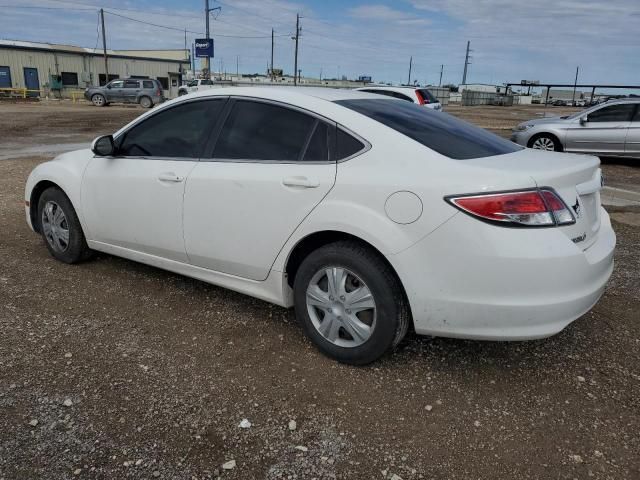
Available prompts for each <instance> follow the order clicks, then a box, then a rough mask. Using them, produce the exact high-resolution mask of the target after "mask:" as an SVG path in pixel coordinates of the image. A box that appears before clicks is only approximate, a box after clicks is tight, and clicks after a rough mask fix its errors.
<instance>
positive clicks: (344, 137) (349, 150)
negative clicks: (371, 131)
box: [336, 100, 390, 161]
mask: <svg viewBox="0 0 640 480" xmlns="http://www.w3.org/2000/svg"><path fill="white" fill-rule="evenodd" d="M385 101H386V100H385ZM386 102H387V103H390V102H388V101H386ZM364 147H365V145H364V143H362V142H361V141H360V140H358V139H357V138H355V137H354V136H352V135H349V134H348V133H347V132H345V131H344V130H341V129H338V132H337V134H336V160H338V161H339V160H344V159H345V158H348V157H350V156H352V155H355V154H356V153H358V152H359V151H360V150H362V149H363V148H364Z"/></svg>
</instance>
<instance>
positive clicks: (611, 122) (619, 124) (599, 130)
mask: <svg viewBox="0 0 640 480" xmlns="http://www.w3.org/2000/svg"><path fill="white" fill-rule="evenodd" d="M634 108H635V106H634V104H631V103H619V104H614V105H605V106H603V107H601V108H599V109H596V110H593V111H591V112H589V113H588V114H587V115H586V117H587V121H586V122H581V120H580V119H579V118H577V119H574V120H572V121H571V123H569V125H568V129H567V136H566V140H565V142H566V147H565V148H566V150H568V151H571V152H584V153H594V154H605V155H606V154H608V155H624V149H625V147H624V144H625V139H626V136H627V130H628V128H629V124H630V123H631V116H632V115H633V112H634ZM581 118H583V117H581Z"/></svg>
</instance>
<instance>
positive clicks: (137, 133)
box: [118, 98, 226, 158]
mask: <svg viewBox="0 0 640 480" xmlns="http://www.w3.org/2000/svg"><path fill="white" fill-rule="evenodd" d="M225 101H226V99H224V98H220V99H213V100H201V101H196V102H188V103H183V104H180V105H178V106H176V107H173V108H169V109H166V110H162V111H160V112H158V113H156V114H155V115H152V116H150V117H149V118H147V119H145V120H143V121H142V122H141V123H139V124H138V125H136V126H134V127H133V128H131V130H129V131H128V132H126V133H125V134H124V137H123V138H122V140H121V141H120V145H119V149H118V154H119V155H121V156H144V157H182V158H198V157H199V156H200V154H201V151H202V147H203V145H204V143H205V142H206V140H207V139H208V137H209V134H210V133H211V131H212V130H213V125H214V124H215V121H216V119H217V118H218V116H219V115H220V113H221V112H222V108H223V107H224V104H225Z"/></svg>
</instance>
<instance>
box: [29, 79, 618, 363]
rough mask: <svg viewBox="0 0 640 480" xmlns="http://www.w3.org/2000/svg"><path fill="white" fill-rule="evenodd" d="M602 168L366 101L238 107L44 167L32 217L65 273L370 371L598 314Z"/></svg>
mask: <svg viewBox="0 0 640 480" xmlns="http://www.w3.org/2000/svg"><path fill="white" fill-rule="evenodd" d="M598 167H599V162H598V159H597V158H595V157H590V156H578V155H570V154H562V153H555V152H541V151H537V150H529V149H524V148H522V147H520V146H518V145H516V144H513V143H511V142H508V141H507V140H503V139H501V138H499V137H497V136H495V135H493V134H491V133H488V132H486V131H485V130H482V129H479V128H477V127H474V126H471V125H469V124H467V123H465V122H463V121H460V120H458V119H456V118H454V117H452V116H450V115H447V114H443V113H436V112H433V111H432V110H429V109H425V108H421V107H420V106H418V105H415V104H412V103H409V102H405V101H401V100H395V99H391V98H386V97H381V96H378V95H373V94H369V93H364V92H354V91H344V90H332V89H311V88H304V89H303V88H298V89H290V88H269V87H267V88H261V87H249V88H228V89H215V90H208V91H205V92H198V93H196V94H191V95H185V96H183V97H180V98H178V99H176V100H173V101H170V102H167V103H164V104H162V105H161V106H159V107H157V108H154V109H153V110H151V111H149V112H147V113H145V114H143V115H142V116H140V117H139V118H137V119H136V120H134V121H133V122H131V123H130V124H128V125H126V126H125V127H123V128H122V129H120V130H119V131H117V132H116V133H115V134H114V135H107V136H103V137H99V138H97V139H96V140H95V141H94V142H93V144H92V148H91V150H80V151H76V152H71V153H66V154H64V155H61V156H59V157H58V158H56V159H55V160H53V161H50V162H46V163H43V164H41V165H39V166H37V167H36V168H35V169H34V170H33V172H32V173H31V175H30V176H29V179H28V181H27V185H26V193H25V204H26V217H27V221H28V223H29V225H30V226H31V228H33V230H35V231H36V232H39V233H40V234H42V236H43V238H44V240H45V244H46V246H47V248H48V249H49V251H50V253H51V254H52V255H53V256H54V257H55V258H57V259H58V260H61V261H63V262H66V263H75V262H79V261H81V260H85V259H87V258H89V257H90V255H91V252H92V251H101V252H107V253H109V254H113V255H118V256H121V257H125V258H129V259H131V260H135V261H138V262H143V263H146V264H149V265H153V266H156V267H159V268H163V269H166V270H170V271H173V272H177V273H180V274H183V275H187V276H190V277H193V278H197V279H200V280H203V281H205V282H209V283H212V284H215V285H220V286H223V287H226V288H229V289H232V290H236V291H239V292H243V293H246V294H248V295H251V296H254V297H257V298H260V299H263V300H266V301H268V302H272V303H275V304H277V305H281V306H284V307H292V306H293V307H295V311H296V315H297V318H298V319H299V321H300V322H301V324H302V327H303V329H304V332H305V333H306V334H307V335H308V336H309V338H310V339H311V340H312V341H313V342H314V343H315V344H316V345H317V347H318V348H319V349H320V350H321V351H322V352H324V353H325V354H327V355H329V356H331V357H333V358H336V359H338V360H340V361H342V362H347V363H352V364H365V363H368V362H371V361H373V360H375V359H377V358H379V357H380V356H381V355H383V354H384V353H385V352H387V351H388V350H390V349H392V348H393V347H394V346H396V345H397V344H398V343H399V342H400V341H401V340H402V338H403V337H404V335H405V333H406V332H407V329H408V328H410V327H413V328H414V329H415V331H416V332H417V333H418V334H423V335H435V336H445V337H459V338H471V339H485V340H522V339H533V338H541V337H546V336H549V335H553V334H555V333H557V332H559V331H560V330H562V329H563V328H564V327H566V326H567V325H568V324H569V323H571V322H572V321H573V320H575V319H576V318H578V317H580V316H581V315H583V314H584V313H585V312H587V311H588V310H589V309H590V308H591V307H592V306H593V305H594V304H595V303H596V302H597V300H598V299H599V298H600V296H601V295H602V293H603V291H604V288H605V284H606V282H607V280H608V278H609V276H610V275H611V272H612V269H613V252H614V247H615V234H614V232H613V230H612V228H611V224H610V222H609V217H608V215H607V213H606V212H605V211H604V209H602V207H601V205H600V193H599V191H600V188H601V173H600V169H599V168H598Z"/></svg>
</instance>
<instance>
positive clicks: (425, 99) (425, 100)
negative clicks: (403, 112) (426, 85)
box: [416, 90, 429, 105]
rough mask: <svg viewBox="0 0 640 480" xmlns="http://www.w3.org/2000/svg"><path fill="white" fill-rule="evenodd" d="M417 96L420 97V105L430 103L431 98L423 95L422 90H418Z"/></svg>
mask: <svg viewBox="0 0 640 480" xmlns="http://www.w3.org/2000/svg"><path fill="white" fill-rule="evenodd" d="M416 97H418V102H419V103H420V105H426V104H428V103H429V99H428V98H427V97H425V96H424V95H422V93H421V92H420V90H416Z"/></svg>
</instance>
